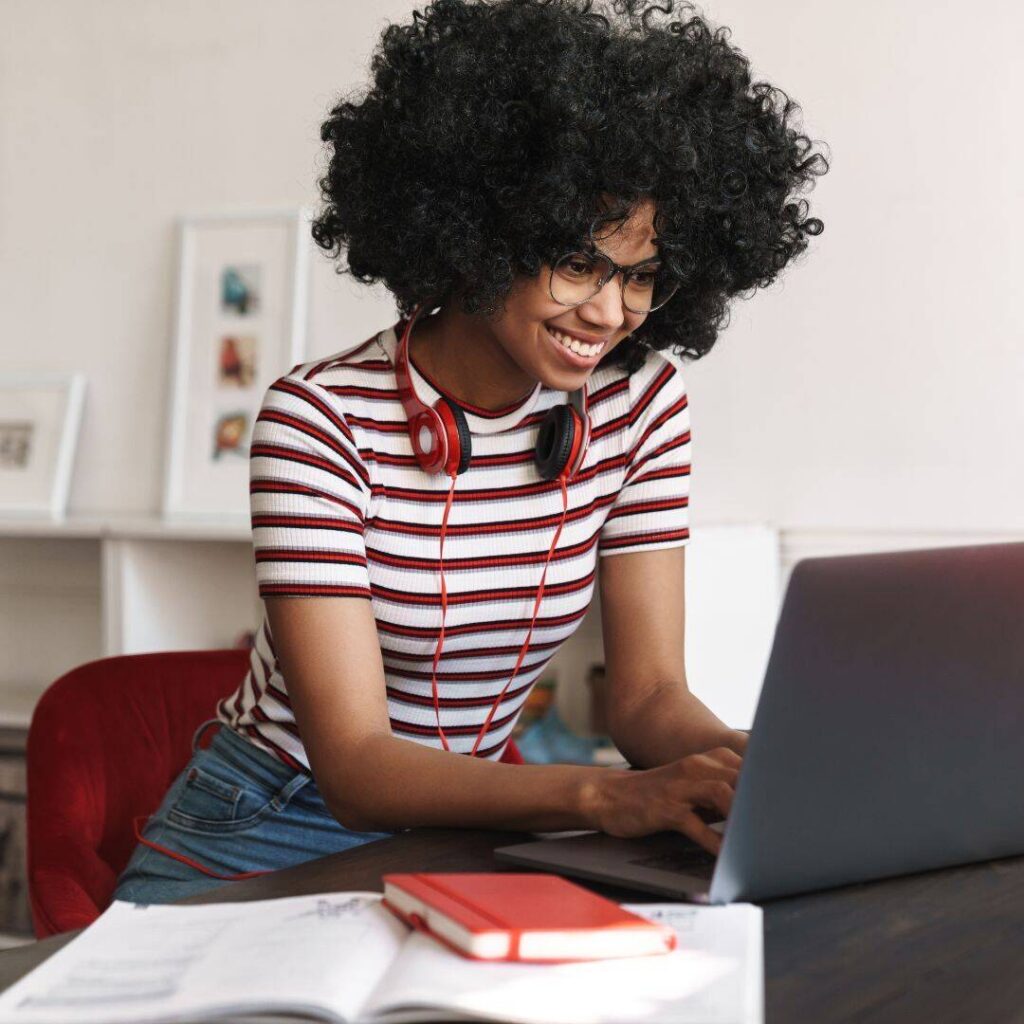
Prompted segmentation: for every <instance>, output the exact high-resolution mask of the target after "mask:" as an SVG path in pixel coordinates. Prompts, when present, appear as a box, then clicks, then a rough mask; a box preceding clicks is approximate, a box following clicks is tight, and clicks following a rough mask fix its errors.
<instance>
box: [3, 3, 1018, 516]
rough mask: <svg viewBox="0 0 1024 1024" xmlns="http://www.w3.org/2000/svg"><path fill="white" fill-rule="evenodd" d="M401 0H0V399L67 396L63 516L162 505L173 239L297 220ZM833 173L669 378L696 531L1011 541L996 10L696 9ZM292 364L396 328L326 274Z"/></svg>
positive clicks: (1007, 52) (1012, 323)
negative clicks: (818, 224) (795, 247)
mask: <svg viewBox="0 0 1024 1024" xmlns="http://www.w3.org/2000/svg"><path fill="white" fill-rule="evenodd" d="M414 6H421V5H414V4H412V3H410V2H408V0H386V2H382V0H374V3H373V4H363V3H355V2H352V0H329V2H327V0H298V2H296V0H292V2H289V3H285V2H284V0H176V2H174V3H166V2H160V0H102V2H100V0H92V2H87V3H83V2H76V0H0V372H2V371H4V370H9V369H34V368H40V367H46V368H52V369H61V370H72V369H80V370H83V371H84V372H85V373H86V374H87V375H88V379H89V394H88V399H87V407H86V412H85V416H84V421H83V428H82V435H81V441H80V447H79V458H78V465H77V468H76V472H75V476H74V480H73V483H72V489H71V498H70V509H71V511H72V512H78V513H86V512H100V511H107V510H117V511H124V512H141V513H145V512H150V511H155V510H156V509H157V508H158V507H159V504H160V486H161V479H162V459H163V438H164V415H165V409H166V377H167V365H168V346H169V337H170V321H171V301H172V294H173V286H174V273H175V248H174V234H173V223H174V218H175V217H176V215H178V214H179V213H181V212H187V211H193V210H209V209H216V208H219V207H238V206H243V207H244V206H268V205H272V206H277V205H283V204H289V203H299V202H312V201H315V198H316V192H315V184H314V178H315V175H316V173H317V168H318V162H319V160H320V143H319V138H318V134H317V131H318V126H319V123H320V120H321V119H322V117H323V115H324V114H325V112H326V110H327V109H328V107H329V105H330V104H331V103H332V101H333V100H334V99H336V98H337V96H338V95H339V94H340V93H341V92H342V91H343V90H347V89H349V88H353V87H357V86H360V85H361V84H362V83H363V82H364V81H365V80H366V76H367V69H368V60H369V55H370V52H371V50H372V48H373V45H374V44H375V42H376V39H377V37H378V36H379V33H380V30H381V29H382V27H383V25H384V24H385V23H386V21H387V20H391V19H395V18H402V19H404V18H407V17H408V16H409V13H410V12H411V10H412V9H413V7H414ZM705 11H706V12H707V13H708V15H709V16H710V17H711V18H712V19H713V20H715V21H716V22H717V21H718V20H719V19H720V20H721V22H724V23H726V24H728V25H730V26H731V27H732V29H733V42H734V43H735V44H737V45H738V46H739V47H740V48H741V49H743V50H744V52H746V53H748V54H749V55H750V56H751V58H752V60H753V63H754V68H755V71H756V72H757V74H758V75H759V76H760V75H763V76H764V77H766V78H768V79H770V80H771V81H773V82H775V83H776V84H778V85H780V86H782V87H783V88H785V89H786V90H787V91H789V92H790V93H791V94H792V95H793V96H794V97H795V98H796V99H797V100H798V101H799V102H800V103H801V104H802V105H803V107H804V109H805V124H806V126H807V127H808V129H809V130H810V132H811V134H812V135H814V136H818V137H821V138H824V139H826V140H828V142H829V143H830V145H831V149H832V156H833V170H832V171H831V173H830V174H828V175H827V176H826V177H825V178H824V179H822V181H821V183H820V184H819V186H818V188H817V190H816V191H815V192H813V193H811V201H812V205H813V209H814V212H815V213H817V214H819V215H820V216H821V217H822V218H823V219H824V220H825V222H826V229H825V233H824V234H823V235H821V236H820V237H819V238H817V239H812V242H811V251H810V253H809V254H808V256H807V257H806V258H805V259H804V260H803V261H802V265H798V266H795V267H792V268H790V270H789V272H788V273H787V274H786V275H785V277H784V282H783V283H782V284H780V285H776V287H775V288H774V289H772V290H771V291H770V292H767V293H761V294H759V295H758V296H757V297H756V298H754V299H753V300H752V301H750V302H747V303H742V304H740V305H739V306H737V307H736V311H735V314H734V316H733V322H732V325H731V326H730V327H729V329H728V330H727V331H726V332H725V333H724V335H723V337H722V339H721V341H720V343H719V347H718V348H717V349H715V350H714V351H713V352H712V354H711V355H710V356H709V357H708V358H707V359H706V360H704V361H703V362H701V363H699V364H695V365H693V366H691V367H690V369H689V373H688V379H689V383H690V392H691V407H692V415H693V422H694V448H695V472H694V478H693V514H694V521H695V522H696V523H697V524H699V523H701V522H738V521H745V520H746V521H749V520H765V521H769V522H772V523H773V524H775V525H778V526H781V527H783V528H787V529H792V528H800V529H806V528H835V529H866V530H870V529H884V530H902V529H906V530H917V531H926V530H930V531H944V530H957V531H960V530H963V531H985V530H993V531H1011V532H1012V531H1017V532H1019V531H1021V530H1022V528H1024V501H1022V499H1024V483H1022V478H1021V469H1020V466H1021V460H1020V458H1019V457H1018V455H1017V453H1016V446H1017V442H1018V439H1019V438H1020V437H1021V436H1022V435H1024V402H1022V401H1021V392H1022V385H1024V344H1022V334H1024V331H1022V326H1024V314H1022V312H1021V310H1020V306H1019V303H1018V301H1017V299H1016V294H1015V292H1016V287H1015V286H1016V281H1015V280H1014V277H1015V273H1016V271H1017V267H1018V266H1019V262H1018V261H1017V260H1016V259H1015V256H1016V249H1017V246H1018V245H1019V244H1020V240H1021V239H1022V238H1024V231H1022V228H1024V223H1022V222H1024V215H1022V213H1024V200H1022V198H1021V191H1020V185H1019V182H1020V178H1021V169H1022V160H1021V148H1022V146H1024V142H1022V139H1021V133H1020V132H1019V131H1018V130H1016V125H1015V123H1014V124H1011V117H1013V114H1014V113H1015V112H1016V110H1017V107H1018V103H1019V84H1020V81H1021V57H1020V50H1019V47H1018V46H1017V41H1018V40H1019V38H1020V37H1021V34H1022V32H1024V13H1022V11H1021V9H1020V8H1019V7H1016V6H1014V5H1011V3H1010V2H1009V0H1004V2H996V0H989V2H987V3H984V4H983V5H982V6H981V7H978V8H975V9H973V10H972V12H971V13H970V14H965V13H964V10H963V8H962V7H956V8H954V6H953V5H952V4H949V3H936V2H935V0H929V2H927V3H926V2H925V0H901V3H900V4H898V5H892V4H884V3H882V2H880V0H865V2H862V3H860V4H858V5H856V7H851V6H850V5H840V4H837V3H820V2H819V3H811V2H809V0H777V2H775V3H771V4H765V3H763V2H761V0H716V2H715V3H714V4H708V5H706V6H705ZM314 264H315V266H316V268H317V271H316V274H315V278H314V287H313V304H312V310H311V315H312V321H311V326H312V351H313V352H315V353H324V352H328V351H332V350H335V349H340V348H345V347H347V346H349V345H351V344H353V343H354V342H355V341H356V340H359V339H360V338H362V337H365V336H367V335H368V334H369V333H371V332H372V331H373V330H376V329H378V328H380V327H381V326H384V325H385V324H387V323H389V322H390V319H391V318H392V317H393V313H394V307H393V305H392V304H391V302H390V300H389V298H388V297H387V295H386V293H384V292H383V291H377V292H375V293H374V292H370V291H369V290H367V289H363V288H362V287H361V286H358V285H355V284H354V283H352V282H351V281H349V280H348V279H343V280H339V279H337V278H335V277H334V275H333V274H332V273H331V270H330V265H329V264H328V263H327V262H326V260H324V259H323V258H320V257H318V258H317V259H315V260H314Z"/></svg>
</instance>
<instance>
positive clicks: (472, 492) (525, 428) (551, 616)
mask: <svg viewBox="0 0 1024 1024" xmlns="http://www.w3.org/2000/svg"><path fill="white" fill-rule="evenodd" d="M403 328H404V321H399V323H397V324H395V325H394V326H393V327H390V328H388V329H387V330H384V331H382V332H381V333H380V334H378V335H376V336H374V337H373V338H370V339H369V340H368V341H366V342H364V343H363V344H361V345H359V346H358V347H357V348H355V349H353V350H351V351H344V352H342V353H339V354H337V355H335V356H332V357H331V358H329V359H323V360H319V361H316V362H308V363H303V364H302V365H300V366H297V367H295V368H294V369H293V370H292V371H291V372H290V373H288V374H286V375H285V376H283V377H281V378H280V379H279V380H277V381H276V382H275V383H274V384H272V385H271V386H270V388H269V389H268V390H267V393H266V395H265V397H264V400H263V405H262V408H261V410H260V414H259V418H258V419H257V422H256V424H255V426H254V430H253V437H252V445H251V449H250V497H251V512H252V533H253V545H254V549H255V557H256V578H257V583H258V586H259V594H260V597H262V598H265V597H268V596H276V595H282V594H283V595H292V596H296V597H355V598H366V599H368V600H369V601H370V602H371V603H372V606H373V614H374V618H375V619H376V623H377V636H378V640H379V642H380V649H381V653H382V656H383V664H384V672H385V684H386V687H387V706H388V713H389V716H390V721H391V729H392V732H393V734H394V735H395V736H399V737H402V738H404V739H408V740H413V741H415V742H417V743H425V744H428V745H430V746H433V747H440V746H441V739H440V737H439V735H438V732H437V719H436V717H435V710H434V703H433V695H432V690H431V669H432V666H433V660H434V649H435V646H436V644H437V640H438V637H439V634H440V629H441V575H440V571H439V559H438V555H439V544H440V533H441V521H442V516H443V514H444V508H445V502H446V500H447V497H448V491H449V488H450V486H451V478H450V477H449V476H447V475H445V474H444V473H441V474H438V475H436V476H432V475H430V474H427V473H425V472H424V471H423V470H422V469H420V467H419V466H418V465H417V463H416V460H415V458H414V456H413V452H412V445H411V442H410V439H409V433H408V428H407V426H406V417H405V413H404V410H403V408H402V404H401V402H400V400H399V397H398V391H397V388H396V384H395V370H394V352H395V348H396V346H397V340H398V336H399V335H396V330H397V331H399V332H400V331H401V330H402V329H403ZM410 372H411V373H412V374H413V376H414V378H415V383H416V390H417V393H418V395H419V396H420V398H421V399H422V400H423V401H424V402H427V403H428V404H433V403H434V402H435V401H436V400H437V398H438V397H440V395H441V394H446V393H445V392H444V391H443V390H442V389H441V388H440V387H439V386H437V385H436V384H434V383H433V382H432V381H431V380H430V379H429V378H428V377H426V376H425V375H424V374H423V373H422V372H421V371H420V370H419V368H418V367H417V366H416V365H415V363H414V362H412V361H411V360H410ZM588 391H589V394H588V406H587V407H588V412H589V415H590V420H591V436H590V445H589V449H588V451H587V456H586V459H585V461H584V463H583V465H582V467H581V469H580V472H579V473H578V474H577V477H576V479H575V480H574V481H572V482H571V483H570V484H569V485H568V487H567V493H568V513H567V515H566V519H565V524H564V526H563V528H562V532H561V536H560V537H559V540H558V546H557V548H556V549H555V551H554V553H553V554H552V557H551V561H550V564H549V565H548V568H547V576H546V578H545V586H544V596H543V598H542V600H541V604H540V607H539V609H538V611H537V618H536V621H535V622H534V627H533V633H532V636H531V639H530V646H529V649H528V651H527V653H526V654H525V655H524V657H523V661H522V663H521V664H520V667H519V671H518V673H516V676H515V678H514V680H513V681H512V684H511V686H509V688H508V690H507V692H506V693H505V696H504V699H503V700H502V702H501V705H500V706H499V708H498V709H497V710H496V711H495V713H494V715H493V717H492V719H491V724H490V726H489V728H488V731H487V733H486V735H485V736H484V737H483V739H482V740H481V742H480V746H479V748H478V750H477V755H478V756H482V757H487V758H490V759H492V760H497V759H499V758H500V757H501V754H502V752H503V750H504V747H505V745H506V743H507V741H508V738H509V735H510V733H511V731H512V727H513V725H514V724H515V721H516V718H517V716H518V714H519V711H520V709H521V708H522V707H523V704H524V702H525V701H526V698H527V695H528V694H529V691H530V688H531V687H532V685H533V683H534V682H535V681H536V680H537V679H538V678H539V677H540V675H541V673H542V672H543V670H544V667H545V665H546V664H547V662H548V660H549V659H550V658H551V657H552V655H553V654H554V653H555V652H556V651H557V650H558V648H559V647H560V646H561V645H562V644H563V643H564V642H565V640H566V639H567V638H568V637H570V636H571V635H572V633H573V632H574V631H575V630H576V628H577V627H578V626H579V624H580V622H581V621H582V619H583V617H584V615H585V614H586V612H587V608H588V606H589V604H590V600H591V596H592V594H593V590H594V584H595V569H596V565H597V556H598V555H614V554H621V553H624V552H629V551H639V550H652V549H654V548H667V547H676V546H678V545H682V544H685V543H686V542H687V539H688V538H689V529H688V521H689V517H688V494H689V475H690V422H689V411H688V408H687V398H686V391H685V388H684V384H683V376H682V373H681V363H680V361H679V359H678V357H676V356H675V355H672V354H670V353H663V352H652V353H650V354H649V355H648V358H647V361H646V363H645V364H644V366H642V367H641V368H640V369H639V370H637V371H636V372H634V373H633V374H632V375H627V374H626V373H625V372H624V370H623V369H622V368H621V367H616V366H608V367H598V368H597V369H595V370H594V371H593V372H592V373H591V375H590V378H589V380H588ZM446 397H450V396H448V395H447V394H446ZM566 398H567V395H566V393H565V392H564V391H555V390H552V389H550V388H547V387H545V386H544V385H542V384H541V383H540V382H538V383H537V385H536V386H535V387H534V389H533V391H532V392H531V393H530V394H529V395H528V396H527V397H526V398H525V399H524V400H522V401H521V402H517V403H515V404H514V405H512V406H509V407H507V408H504V409H499V410H497V411H491V410H485V409H480V408H476V407H474V406H467V405H466V404H465V403H460V404H461V405H462V407H463V409H464V410H465V412H466V420H467V422H468V425H469V428H470V431H471V432H472V461H471V463H470V466H469V468H468V469H467V470H466V471H465V472H464V473H461V474H460V475H459V476H458V477H457V479H456V483H455V493H454V498H453V500H452V506H451V510H450V512H449V516H448V527H447V531H446V533H445V539H444V580H445V589H446V591H447V612H446V614H445V622H444V629H445V637H444V644H443V647H442V652H441V657H440V659H439V662H438V666H437V676H436V679H437V687H438V694H439V708H440V718H441V728H442V729H443V730H444V734H445V736H446V737H447V740H448V743H449V747H450V749H451V750H452V751H454V752H457V753H468V752H469V751H470V750H471V749H472V746H473V743H474V741H475V739H476V737H477V734H478V733H479V731H480V729H481V727H482V725H483V723H484V721H485V720H486V718H487V715H488V713H489V711H490V709H491V707H492V705H493V704H494V701H495V700H496V699H497V697H498V695H499V694H500V693H501V691H502V690H503V689H504V687H505V685H506V683H507V682H508V681H509V677H510V676H511V675H512V672H513V669H514V668H515V664H516V660H517V658H518V655H519V651H520V648H521V647H522V645H523V643H524V641H525V639H526V635H527V632H528V630H529V627H530V620H531V618H532V616H533V607H534V601H535V598H536V594H537V590H538V587H539V586H540V581H541V574H542V572H543V570H544V563H545V560H546V558H547V555H548V551H549V549H550V547H551V542H552V539H553V537H554V535H555V531H556V530H557V529H558V524H559V521H560V520H561V516H562V489H561V485H560V484H559V482H558V481H557V480H550V481H549V480H544V479H543V478H541V476H540V474H539V473H538V471H537V467H536V465H535V463H534V446H535V444H536V440H537V433H538V430H539V428H540V423H541V421H542V420H543V418H544V414H545V413H546V412H547V410H548V409H550V408H551V407H552V406H554V405H556V404H559V403H564V402H565V401H566ZM338 642H339V643H344V638H339V641H338ZM219 716H220V718H221V719H222V720H223V721H224V722H226V723H227V724H228V725H230V726H231V727H233V728H234V729H236V730H238V731H239V732H241V733H242V734H244V735H246V736H248V737H249V739H251V740H252V741H253V742H255V743H256V744H257V745H259V746H260V747H262V748H263V749H265V750H267V751H269V752H270V753H272V754H274V755H276V756H277V757H278V758H280V759H281V760H282V761H284V762H285V763H286V764H288V765H290V766H291V767H293V768H295V769H299V770H303V771H308V770H309V762H308V760H307V758H306V755H305V751H304V749H303V746H302V741H301V739H300V737H299V733H298V729H297V728H296V725H295V719H294V716H293V715H292V711H291V706H290V703H289V699H288V683H287V680H286V679H284V678H283V676H282V672H281V668H280V666H279V665H278V662H277V659H276V657H275V654H274V644H273V638H272V637H271V633H270V626H269V623H268V622H267V619H266V615H264V617H263V623H262V625H261V627H260V628H259V629H258V630H257V632H256V641H255V644H254V646H253V649H252V654H251V658H250V670H249V672H248V674H247V676H246V678H245V679H244V681H243V682H242V684H241V685H240V686H239V688H238V690H237V691H236V692H235V693H234V694H233V695H232V696H230V697H228V698H226V699H225V700H224V701H222V702H221V704H220V707H219Z"/></svg>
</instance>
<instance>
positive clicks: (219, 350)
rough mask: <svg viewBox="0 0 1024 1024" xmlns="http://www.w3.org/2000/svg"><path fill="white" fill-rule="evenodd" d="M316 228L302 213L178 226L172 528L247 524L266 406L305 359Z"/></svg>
mask: <svg viewBox="0 0 1024 1024" xmlns="http://www.w3.org/2000/svg"><path fill="white" fill-rule="evenodd" d="M310 221H311V213H310V211H309V210H308V209H307V208H305V207H299V208H296V209H288V210H269V211H262V212H260V211H257V212H244V213H222V214H210V215H204V216H191V217H185V218H183V219H182V221H181V223H180V226H179V230H180V233H179V243H180V252H179V266H178V293H177V309H176V316H175V329H174V341H173V355H172V363H173V365H172V373H171V395H170V416H169V436H168V440H167V474H166V479H165V484H164V501H163V514H164V518H165V519H172V520H210V519H216V520H222V521H223V520H231V521H233V520H239V521H242V520H245V521H247V520H248V517H249V439H250V437H251V435H252V427H253V423H254V421H255V419H256V416H257V414H258V413H259V409H260V403H261V401H262V399H263V394H264V392H265V391H266V389H267V388H268V387H269V386H270V385H271V384H272V383H273V382H274V381H275V380H276V379H277V378H278V377H280V376H281V375H282V374H284V373H287V372H288V371H289V370H290V369H291V368H292V367H293V366H295V365H297V364H298V363H301V362H302V361H303V360H304V358H305V347H306V309H307V293H308V274H309V251H310V247H309V242H308V238H309V225H310Z"/></svg>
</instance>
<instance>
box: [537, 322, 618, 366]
mask: <svg viewBox="0 0 1024 1024" xmlns="http://www.w3.org/2000/svg"><path fill="white" fill-rule="evenodd" d="M548 330H549V331H550V332H551V337H553V338H554V339H555V340H556V341H557V342H559V343H560V344H562V345H564V346H565V347H566V348H567V349H569V350H570V351H572V352H575V353H576V354H577V355H579V356H583V358H584V359H592V358H593V357H594V356H596V355H597V354H598V353H599V352H600V351H601V349H603V348H604V343H601V344H599V345H585V344H584V343H583V342H582V341H580V340H579V339H578V338H570V337H569V336H568V335H567V334H562V332H561V331H556V330H555V329H554V328H553V327H549V328H548Z"/></svg>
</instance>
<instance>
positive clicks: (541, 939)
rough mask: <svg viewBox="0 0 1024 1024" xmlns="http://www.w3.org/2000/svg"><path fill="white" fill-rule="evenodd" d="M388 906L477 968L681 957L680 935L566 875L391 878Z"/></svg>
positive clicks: (386, 893) (387, 882)
mask: <svg viewBox="0 0 1024 1024" xmlns="http://www.w3.org/2000/svg"><path fill="white" fill-rule="evenodd" d="M383 881H384V905H385V906H386V907H387V908H388V909H389V910H391V911H392V912H393V913H394V914H396V915H397V916H398V917H400V918H401V919H402V920H403V921H405V923H406V924H408V925H411V926H412V927H413V928H418V929H419V930H420V931H424V932H427V933H428V934H429V935H432V936H433V937H434V938H436V939H438V940H439V941H441V942H443V943H444V944H445V945H446V946H449V947H450V948H451V949H454V950H455V951H456V952H458V953H461V954H462V955H463V956H468V957H472V958H473V959H475V960H520V961H527V962H534V963H558V962H563V961H568V960H602V959H605V958H610V957H626V956H647V955H650V954H654V953H667V952H669V951H670V950H672V949H675V945H676V936H675V932H674V931H673V930H672V929H671V928H669V927H667V926H665V925H659V924H655V923H654V922H652V921H648V920H646V919H645V918H643V917H639V916H637V915H636V914H631V913H630V912H629V911H628V910H623V909H622V907H620V906H619V905H618V904H617V903H613V902H612V901H611V900H607V899H605V898H604V897H603V896H597V895H595V894H594V893H592V892H590V891H589V890H587V889H584V888H583V887H582V886H579V885H575V884H574V883H572V882H569V881H566V880H565V879H564V878H560V877H559V876H558V875H544V874H516V873H514V872H492V873H485V874H474V873H459V874H442V873H431V872H423V873H420V874H414V875H384V877H383Z"/></svg>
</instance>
